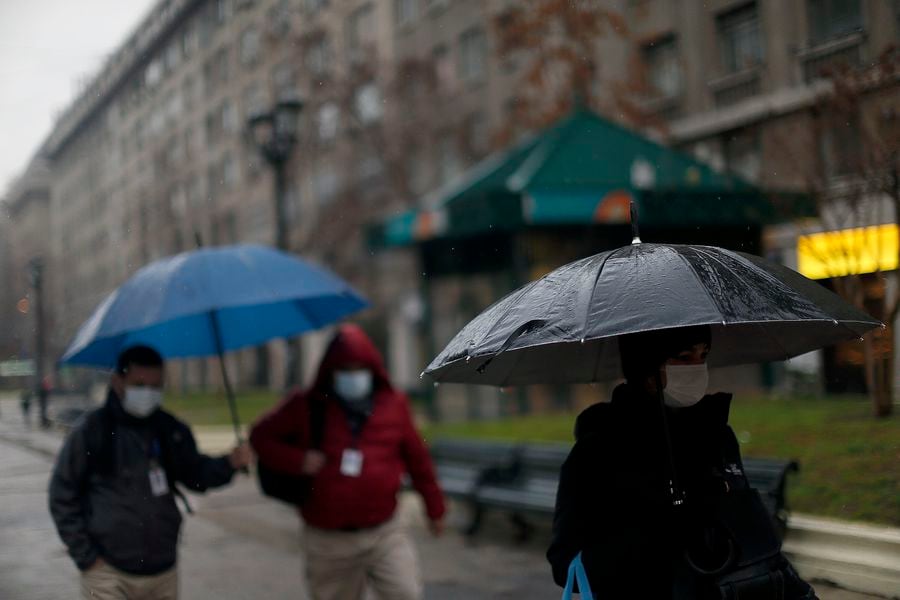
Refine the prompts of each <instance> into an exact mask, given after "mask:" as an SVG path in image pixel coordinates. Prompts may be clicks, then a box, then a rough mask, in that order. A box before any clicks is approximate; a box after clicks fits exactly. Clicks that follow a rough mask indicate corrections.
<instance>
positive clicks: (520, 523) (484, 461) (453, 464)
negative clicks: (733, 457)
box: [431, 440, 799, 539]
mask: <svg viewBox="0 0 900 600" xmlns="http://www.w3.org/2000/svg"><path fill="white" fill-rule="evenodd" d="M569 448H570V447H569V446H567V445H562V444H513V443H509V442H485V441H469V440H439V441H437V442H436V443H435V444H434V445H433V446H432V449H431V453H432V458H433V460H434V463H435V468H436V469H437V472H438V479H439V481H440V483H441V486H442V488H443V490H444V492H445V493H446V494H447V495H448V496H450V497H454V498H457V499H461V500H465V501H466V502H467V503H469V505H470V507H471V509H472V519H471V522H470V523H469V525H468V526H467V528H466V531H467V533H469V534H474V533H476V532H477V531H478V529H479V528H480V526H481V523H482V519H483V517H484V514H485V511H486V510H487V509H489V508H491V509H500V510H505V511H507V512H509V513H511V520H512V522H513V524H514V525H515V526H516V528H517V530H518V536H517V537H518V538H519V539H525V538H527V537H528V535H529V534H530V532H531V530H532V526H531V525H530V523H529V517H530V516H549V515H552V514H553V510H554V507H555V503H556V488H557V485H558V482H559V470H560V467H561V466H562V463H563V461H564V460H565V459H566V456H567V455H568V453H569ZM798 469H799V466H798V464H797V463H796V461H791V460H781V459H766V458H746V459H744V472H745V473H746V475H747V478H748V479H749V481H750V484H751V486H753V487H754V488H756V489H757V490H759V492H760V496H761V497H762V500H763V503H764V504H765V506H766V509H767V510H768V512H769V514H770V515H771V517H772V519H773V521H774V523H775V526H776V529H777V530H778V531H779V533H780V534H782V535H783V533H784V531H785V530H786V526H787V500H786V486H787V475H788V473H790V472H795V471H797V470H798Z"/></svg>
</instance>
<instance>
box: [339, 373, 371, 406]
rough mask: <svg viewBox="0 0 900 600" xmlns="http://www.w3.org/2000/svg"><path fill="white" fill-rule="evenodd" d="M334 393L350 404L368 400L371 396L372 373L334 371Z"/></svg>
mask: <svg viewBox="0 0 900 600" xmlns="http://www.w3.org/2000/svg"><path fill="white" fill-rule="evenodd" d="M334 391H335V393H336V394H337V395H338V396H340V397H341V399H343V400H345V401H347V402H350V403H354V402H359V401H361V400H364V399H366V398H368V397H369V396H370V395H371V394H372V371H369V370H368V369H354V370H352V371H335V372H334Z"/></svg>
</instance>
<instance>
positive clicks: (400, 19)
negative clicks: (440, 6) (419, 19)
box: [394, 0, 416, 27]
mask: <svg viewBox="0 0 900 600" xmlns="http://www.w3.org/2000/svg"><path fill="white" fill-rule="evenodd" d="M415 20H416V0H394V22H395V23H397V26H398V27H403V26H404V25H409V24H410V23H412V22H413V21H415Z"/></svg>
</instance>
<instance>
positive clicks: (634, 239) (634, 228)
mask: <svg viewBox="0 0 900 600" xmlns="http://www.w3.org/2000/svg"><path fill="white" fill-rule="evenodd" d="M629 209H630V212H631V243H632V244H640V243H641V234H640V229H639V228H638V211H637V205H636V204H635V203H634V200H632V201H631V203H630V206H629Z"/></svg>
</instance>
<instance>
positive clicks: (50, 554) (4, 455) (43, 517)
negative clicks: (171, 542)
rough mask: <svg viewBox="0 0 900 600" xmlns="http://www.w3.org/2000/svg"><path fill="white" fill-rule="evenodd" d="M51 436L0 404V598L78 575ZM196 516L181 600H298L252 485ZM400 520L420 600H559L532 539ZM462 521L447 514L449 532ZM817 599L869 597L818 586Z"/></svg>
mask: <svg viewBox="0 0 900 600" xmlns="http://www.w3.org/2000/svg"><path fill="white" fill-rule="evenodd" d="M61 439H62V438H61V434H59V433H58V432H44V431H40V430H28V429H26V427H25V425H24V423H23V422H22V420H21V416H20V414H19V413H18V407H17V406H16V405H15V403H14V402H12V401H9V400H7V401H2V400H0V539H2V540H3V543H2V544H0V598H2V599H3V600H44V599H46V600H57V599H61V598H73V597H74V594H75V592H74V590H75V589H77V578H78V574H77V571H76V570H75V568H74V566H73V565H72V563H71V561H70V560H69V558H68V556H67V555H66V553H65V550H64V548H63V546H62V544H61V542H60V541H59V538H58V537H57V535H56V531H55V530H54V528H53V524H52V522H51V520H50V517H49V514H48V513H47V507H46V504H47V500H46V485H47V479H48V477H49V472H50V469H51V467H52V460H53V456H54V455H55V453H56V451H57V449H58V448H59V446H60V444H61ZM198 441H199V443H200V445H201V446H202V447H205V448H207V449H208V451H213V450H215V449H217V448H221V447H222V446H226V445H227V444H228V442H229V440H227V439H226V438H225V437H223V436H222V435H221V434H217V435H205V434H204V433H203V432H202V431H201V432H200V433H199V435H198ZM192 503H193V505H194V509H195V511H196V514H195V515H194V516H193V517H186V518H185V528H184V539H183V543H182V546H181V559H180V564H181V576H182V581H181V589H182V597H183V598H185V599H187V600H206V599H210V600H212V599H214V598H215V599H217V600H232V599H233V600H242V599H248V600H249V599H257V598H272V599H281V598H290V599H297V600H302V599H304V598H307V597H308V596H307V594H306V589H305V583H304V581H303V576H302V570H303V569H302V556H301V554H300V551H299V539H300V536H301V535H302V531H301V527H300V524H299V521H298V519H297V517H296V515H295V514H294V512H293V511H292V510H291V509H290V508H288V507H285V506H282V505H280V504H278V503H276V502H271V501H268V500H266V499H264V498H262V497H261V496H260V495H259V494H258V492H257V490H256V487H255V483H254V482H253V481H252V480H251V479H249V478H247V477H240V478H238V479H237V480H236V482H235V483H234V484H233V485H232V486H231V487H229V488H227V489H225V490H222V491H219V492H214V493H211V494H209V495H206V496H202V497H192ZM402 514H403V515H404V517H405V518H406V519H408V521H409V523H410V526H411V528H412V531H413V533H414V535H415V538H416V540H417V542H418V545H419V549H420V553H421V557H422V565H423V573H424V575H425V580H426V597H427V598H428V600H451V599H461V598H466V599H471V600H488V599H504V598H508V599H513V598H515V599H517V600H538V599H541V600H545V599H551V598H559V596H560V590H559V589H558V588H556V586H554V585H553V583H552V582H551V581H549V570H548V566H547V564H546V562H545V560H544V558H543V552H542V550H543V546H544V543H543V542H542V541H541V540H540V539H538V540H536V541H535V542H534V543H533V544H530V545H527V546H524V547H514V546H512V545H511V543H509V540H510V539H511V537H512V535H511V532H510V531H509V530H508V529H506V528H505V527H504V526H503V525H504V524H503V522H502V520H501V519H495V520H493V521H489V522H488V523H487V530H486V531H485V532H484V533H483V534H482V535H481V536H480V540H482V541H480V542H478V543H476V544H467V543H466V541H465V540H464V539H463V538H462V537H461V536H460V535H458V534H456V533H452V532H451V533H448V534H447V535H445V536H443V537H441V538H439V539H435V538H433V537H431V536H430V535H429V534H427V533H426V530H425V527H424V523H423V522H422V518H421V507H420V505H419V502H418V499H417V498H415V497H413V496H411V495H407V496H404V498H403V502H402ZM464 519H465V515H464V514H463V512H462V511H460V510H456V511H453V512H451V515H450V519H449V520H450V524H451V529H453V527H454V526H458V525H460V524H461V523H462V521H463V520H464ZM818 589H819V592H820V596H821V598H822V600H866V599H871V598H873V597H871V596H866V595H862V594H854V593H849V592H845V591H842V590H837V589H834V588H828V587H822V586H818Z"/></svg>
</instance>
